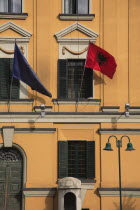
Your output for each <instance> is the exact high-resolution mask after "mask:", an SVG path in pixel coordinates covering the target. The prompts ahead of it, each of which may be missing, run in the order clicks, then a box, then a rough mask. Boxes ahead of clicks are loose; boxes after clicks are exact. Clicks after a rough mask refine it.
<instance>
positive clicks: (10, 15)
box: [0, 12, 28, 20]
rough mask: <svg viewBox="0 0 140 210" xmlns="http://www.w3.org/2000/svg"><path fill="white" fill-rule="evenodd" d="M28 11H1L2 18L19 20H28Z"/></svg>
mask: <svg viewBox="0 0 140 210" xmlns="http://www.w3.org/2000/svg"><path fill="white" fill-rule="evenodd" d="M27 17H28V13H8V12H0V19H17V20H26V18H27Z"/></svg>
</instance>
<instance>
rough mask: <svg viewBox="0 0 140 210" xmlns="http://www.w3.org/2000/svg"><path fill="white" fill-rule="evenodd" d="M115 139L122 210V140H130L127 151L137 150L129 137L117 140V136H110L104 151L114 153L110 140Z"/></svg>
mask: <svg viewBox="0 0 140 210" xmlns="http://www.w3.org/2000/svg"><path fill="white" fill-rule="evenodd" d="M112 137H114V138H115V139H116V147H118V164H119V191H120V210H122V191H121V188H122V184H121V154H120V148H121V147H122V139H123V138H124V137H126V138H127V139H128V141H129V142H128V144H127V148H126V151H132V150H135V149H134V148H133V145H132V143H131V142H130V138H129V136H122V137H121V138H120V140H118V139H117V137H116V136H113V135H112V136H109V138H108V142H107V143H106V146H105V148H104V150H107V151H113V149H112V148H111V143H110V142H109V141H110V139H111V138H112Z"/></svg>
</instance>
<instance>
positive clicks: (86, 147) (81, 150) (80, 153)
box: [59, 141, 95, 179]
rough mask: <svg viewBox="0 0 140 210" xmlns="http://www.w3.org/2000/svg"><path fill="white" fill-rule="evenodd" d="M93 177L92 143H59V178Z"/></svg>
mask: <svg viewBox="0 0 140 210" xmlns="http://www.w3.org/2000/svg"><path fill="white" fill-rule="evenodd" d="M64 177H75V178H81V179H82V178H94V177H95V142H94V141H59V178H64Z"/></svg>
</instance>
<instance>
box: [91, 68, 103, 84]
mask: <svg viewBox="0 0 140 210" xmlns="http://www.w3.org/2000/svg"><path fill="white" fill-rule="evenodd" d="M93 77H94V81H95V82H94V85H100V84H106V83H105V81H104V80H103V79H102V78H101V77H100V76H98V75H97V73H96V71H94V75H93Z"/></svg>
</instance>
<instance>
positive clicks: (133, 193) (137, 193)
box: [98, 188, 140, 197]
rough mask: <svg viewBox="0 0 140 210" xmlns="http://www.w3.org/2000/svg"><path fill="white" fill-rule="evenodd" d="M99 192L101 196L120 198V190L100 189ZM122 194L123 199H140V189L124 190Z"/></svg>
mask: <svg viewBox="0 0 140 210" xmlns="http://www.w3.org/2000/svg"><path fill="white" fill-rule="evenodd" d="M98 192H99V195H100V196H106V197H116V196H117V197H118V196H120V191H119V189H118V188H98ZM121 192H122V196H123V197H140V188H122V190H121Z"/></svg>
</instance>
